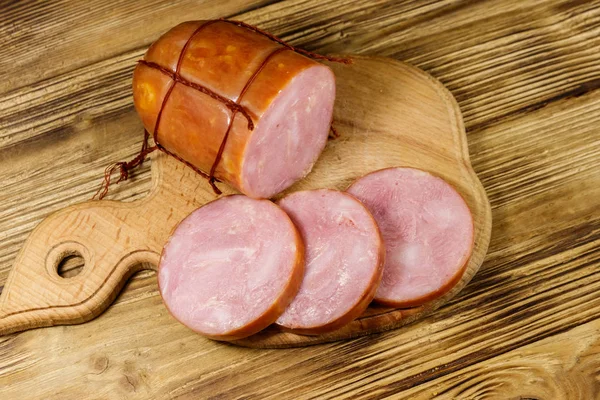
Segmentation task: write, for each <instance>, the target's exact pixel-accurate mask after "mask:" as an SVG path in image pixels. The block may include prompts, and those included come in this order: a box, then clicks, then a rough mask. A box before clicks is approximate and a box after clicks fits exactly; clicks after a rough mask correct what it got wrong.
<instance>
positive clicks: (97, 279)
mask: <svg viewBox="0 0 600 400" xmlns="http://www.w3.org/2000/svg"><path fill="white" fill-rule="evenodd" d="M143 221H144V218H143V216H142V215H141V213H140V212H139V207H138V205H137V204H136V203H121V202H114V201H102V202H99V201H93V202H87V203H83V204H78V205H75V206H72V207H69V208H66V209H64V210H62V211H59V212H57V213H55V214H52V215H51V216H49V217H48V218H46V219H45V220H44V221H42V223H40V225H38V227H37V228H36V229H35V230H34V231H33V232H32V234H31V235H30V236H29V238H28V239H27V241H26V243H25V245H24V246H23V248H22V249H21V252H20V253H19V255H18V256H17V259H16V261H15V264H14V266H13V269H12V270H11V273H10V275H9V277H8V281H7V283H6V285H5V287H4V290H3V291H2V295H1V296H0V335H5V334H8V333H12V332H18V331H22V330H26V329H31V328H36V327H42V326H51V325H59V324H74V323H81V322H84V321H87V320H90V319H92V318H94V317H96V316H97V315H99V314H100V313H102V312H103V311H104V310H105V309H106V308H107V307H108V306H109V304H110V303H111V302H112V301H113V300H114V299H115V298H116V296H117V294H118V293H119V291H120V290H121V288H122V287H123V285H124V284H125V282H126V281H127V279H128V278H129V277H130V276H131V275H132V274H133V273H135V272H137V271H139V270H140V269H143V268H149V267H148V264H145V265H144V264H142V263H151V264H152V265H157V263H158V257H159V254H158V252H157V251H156V249H151V248H148V244H147V243H145V242H146V238H145V237H144V235H140V230H139V226H138V225H139V224H140V223H143ZM142 232H143V230H142ZM70 255H79V256H80V257H82V258H83V261H84V266H83V269H82V270H81V272H80V273H79V274H78V275H76V276H73V277H70V278H63V277H61V276H60V275H59V274H58V271H57V269H58V266H59V264H60V263H61V261H62V260H63V259H64V258H65V257H68V256H70Z"/></svg>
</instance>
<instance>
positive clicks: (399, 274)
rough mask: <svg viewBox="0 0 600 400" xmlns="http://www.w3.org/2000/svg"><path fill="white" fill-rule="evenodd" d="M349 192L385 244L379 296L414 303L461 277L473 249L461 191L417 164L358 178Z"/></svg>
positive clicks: (395, 302) (396, 303)
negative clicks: (366, 211)
mask: <svg viewBox="0 0 600 400" xmlns="http://www.w3.org/2000/svg"><path fill="white" fill-rule="evenodd" d="M348 192H349V193H350V194H352V195H354V196H356V197H357V198H358V199H359V200H360V201H362V202H363V203H364V205H365V206H366V207H367V208H368V209H369V210H370V211H371V213H372V214H373V216H374V217H375V219H376V220H377V223H378V224H379V229H380V230H381V234H382V235H383V239H384V241H385V245H386V263H385V268H384V270H383V279H382V281H381V284H380V285H379V289H378V290H377V293H376V295H375V301H377V302H379V303H382V304H385V305H389V306H392V307H414V306H419V305H421V304H423V303H424V302H426V301H429V300H431V299H434V298H437V297H439V296H441V295H443V294H444V293H446V292H447V291H448V290H450V289H451V288H452V286H454V285H455V284H456V283H457V282H458V281H459V280H460V278H461V276H462V274H463V272H464V270H465V268H466V265H467V261H468V260H469V257H470V256H471V250H472V248H473V219H472V216H471V212H470V210H469V207H468V206H467V204H466V203H465V201H464V200H463V198H462V197H461V196H460V194H458V192H457V191H456V190H455V189H454V188H453V187H452V186H451V185H449V184H448V183H446V182H445V181H444V180H442V179H441V178H438V177H436V176H433V175H431V174H429V173H427V172H424V171H421V170H418V169H413V168H388V169H383V170H379V171H375V172H372V173H370V174H368V175H366V176H364V177H362V178H360V179H358V180H357V181H356V182H354V183H353V184H352V185H351V186H350V188H349V189H348Z"/></svg>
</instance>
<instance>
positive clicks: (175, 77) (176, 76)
mask: <svg viewBox="0 0 600 400" xmlns="http://www.w3.org/2000/svg"><path fill="white" fill-rule="evenodd" d="M215 22H227V23H230V24H233V25H237V26H239V27H243V28H246V29H250V30H251V31H253V32H257V33H260V34H261V35H264V36H266V37H268V38H269V39H271V40H273V41H274V42H277V43H279V44H281V45H282V46H284V47H279V48H277V49H275V50H274V51H273V52H272V53H271V54H269V55H268V56H267V57H266V58H265V59H264V60H263V62H262V64H261V65H260V66H259V67H258V69H257V70H256V71H255V72H254V74H252V76H251V77H250V79H248V82H247V83H246V85H245V86H244V88H243V89H242V92H241V94H240V96H239V97H238V99H237V102H234V101H232V100H230V99H228V98H226V97H223V96H221V95H219V94H217V93H215V92H214V91H212V90H210V89H208V88H207V87H205V86H202V85H199V84H197V83H194V82H190V81H188V80H187V79H185V78H183V77H182V76H181V75H180V73H179V71H180V69H181V64H182V61H183V57H184V55H185V52H186V50H187V48H188V46H189V45H190V43H191V42H192V39H193V38H194V37H195V36H196V35H197V34H198V33H199V32H200V31H201V30H202V29H204V28H205V27H207V26H209V25H211V24H214V23H215ZM285 50H292V51H294V52H296V53H299V54H302V55H304V56H307V57H310V58H313V59H317V60H326V61H332V62H339V63H343V64H351V63H352V60H351V59H350V58H341V57H330V56H323V55H320V54H316V53H313V52H310V51H307V50H303V49H299V48H296V47H294V46H292V45H290V44H288V43H286V42H284V41H283V40H281V39H279V38H278V37H276V36H273V35H272V34H270V33H268V32H266V31H263V30H262V29H259V28H257V27H255V26H252V25H249V24H247V23H245V22H241V21H232V20H227V19H223V18H220V19H217V20H211V21H206V22H205V23H203V24H202V25H200V26H199V27H198V28H197V29H196V30H195V31H194V33H192V35H191V36H190V38H189V39H188V40H187V42H186V43H185V45H184V46H183V48H182V49H181V53H180V54H179V60H178V61H177V67H176V68H175V72H172V71H171V70H170V69H168V68H164V67H162V66H160V65H158V64H156V63H153V62H148V61H145V60H139V61H138V63H140V64H142V65H145V66H147V67H149V68H153V69H155V70H158V71H160V72H161V73H163V74H165V75H167V76H169V77H170V78H171V79H172V80H171V85H170V86H169V89H168V90H167V93H166V94H165V97H164V98H163V101H162V104H161V106H160V109H159V111H158V115H157V117H156V123H155V124H154V134H153V139H154V146H152V147H149V145H148V139H149V138H150V133H149V132H148V131H147V130H145V129H144V142H143V143H142V149H141V151H140V154H138V155H137V157H135V158H134V159H133V160H131V161H128V162H125V161H121V162H118V163H115V164H111V165H109V166H108V167H106V170H105V171H104V182H103V183H102V186H100V188H99V189H98V191H97V192H96V194H94V197H92V199H95V198H96V196H98V195H99V197H98V199H99V200H102V199H103V198H104V196H106V194H107V193H108V187H109V186H110V177H111V175H112V173H113V172H114V171H115V170H116V169H117V168H118V169H119V172H120V174H119V179H118V180H117V183H119V182H121V181H125V180H127V179H128V178H129V171H130V170H132V169H133V168H135V167H137V166H138V165H141V164H142V163H143V162H144V160H145V159H146V157H147V156H148V155H149V154H150V153H152V152H153V151H154V150H160V151H162V152H164V153H166V154H168V155H170V156H172V157H175V158H176V159H177V160H179V161H181V162H182V163H184V164H186V165H187V166H188V167H190V168H192V169H193V170H194V171H196V172H197V173H198V174H199V175H200V176H202V177H204V178H206V179H208V183H210V186H211V187H212V188H213V190H214V192H215V193H216V194H217V195H219V194H221V190H219V188H218V187H217V186H216V185H215V181H217V182H220V181H219V180H218V179H216V178H215V176H214V175H215V171H216V169H217V166H218V165H219V162H220V161H221V157H222V155H223V150H224V149H225V144H226V143H227V138H228V137H229V132H230V131H231V126H232V125H233V121H234V119H235V116H236V115H237V113H238V112H239V113H240V114H242V115H243V116H244V117H245V118H246V120H247V121H248V129H249V130H254V122H253V121H252V117H250V114H249V113H248V110H246V109H245V108H244V107H243V106H242V105H240V104H239V103H240V102H241V101H242V98H243V97H244V94H245V93H246V92H247V91H248V89H249V88H250V85H251V84H252V82H254V80H255V79H256V77H257V75H258V74H259V73H260V72H261V71H262V70H263V68H264V67H265V65H266V64H267V63H268V61H269V60H270V59H271V58H272V57H273V56H275V55H276V54H279V53H281V52H282V51H285ZM176 83H180V84H182V85H185V86H187V87H191V88H193V89H196V90H198V91H200V92H202V93H204V94H206V95H209V96H210V97H212V98H213V99H215V100H218V101H220V102H221V103H223V104H224V105H225V106H226V107H227V108H229V109H230V110H231V111H232V113H233V114H232V115H231V119H230V121H229V126H228V127H227V131H226V132H225V135H224V136H223V140H222V141H221V146H220V147H219V151H218V152H217V156H216V157H215V161H214V162H213V165H212V167H211V169H210V172H209V173H208V174H207V173H206V172H204V171H201V170H200V169H199V168H197V167H195V166H194V165H192V164H191V163H189V162H188V161H186V160H184V159H183V158H181V157H179V156H178V155H177V154H175V153H172V152H170V151H169V150H167V149H165V148H164V147H163V146H162V145H161V144H160V143H159V141H158V126H159V123H160V118H161V116H162V112H163V110H164V109H165V105H166V104H167V100H168V99H169V96H170V95H171V92H172V91H173V88H174V87H175V84H176ZM331 132H332V134H333V137H338V136H339V135H338V133H337V131H336V130H335V128H334V127H333V126H331Z"/></svg>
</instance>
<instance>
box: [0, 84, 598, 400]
mask: <svg viewBox="0 0 600 400" xmlns="http://www.w3.org/2000/svg"><path fill="white" fill-rule="evenodd" d="M597 107H600V93H599V92H594V93H591V94H588V95H586V96H582V97H579V98H572V99H564V100H562V101H560V102H556V103H554V104H551V105H549V106H548V107H545V108H543V109H540V110H537V111H536V112H531V113H528V114H526V115H523V116H521V117H520V118H518V119H516V120H514V121H509V122H507V123H506V124H505V125H503V124H498V125H495V126H492V127H488V128H486V129H482V130H481V131H480V132H479V134H478V136H477V138H478V141H476V142H474V144H475V145H476V146H481V148H482V149H485V148H487V149H495V148H496V147H497V146H499V145H500V144H502V143H504V144H505V146H506V147H505V148H502V149H501V150H502V152H501V154H505V153H506V154H513V155H515V158H516V159H519V157H521V156H525V155H529V158H528V160H529V164H530V165H532V168H530V170H524V171H521V175H522V176H523V177H532V176H536V174H541V176H543V177H545V176H555V170H556V169H557V168H558V170H561V169H567V168H566V167H567V166H568V165H569V163H571V162H572V158H573V157H577V155H578V154H584V157H582V158H581V165H580V166H579V168H582V171H583V173H582V174H581V177H583V178H585V179H581V177H580V176H579V175H573V174H560V175H558V176H556V178H554V179H552V180H549V181H548V180H544V179H541V180H540V181H539V182H541V183H542V184H543V183H544V182H546V184H547V185H550V183H548V182H552V184H551V185H550V186H548V187H547V190H545V191H540V190H539V189H540V188H539V187H538V186H536V185H526V186H525V189H523V190H522V192H521V193H518V194H517V195H514V196H511V197H510V200H509V201H507V202H504V203H500V204H499V205H498V206H497V207H496V208H495V209H494V218H495V221H496V224H495V225H494V232H493V235H492V238H493V240H492V244H491V252H490V254H489V256H488V259H487V262H486V264H484V268H483V269H482V270H481V271H480V273H479V274H478V275H476V277H475V278H474V281H473V282H472V284H470V285H468V286H467V288H466V290H465V291H463V293H462V294H461V295H460V297H459V298H458V299H456V300H455V301H453V302H451V303H450V304H448V305H447V306H445V307H444V308H442V309H440V310H439V311H438V312H437V313H436V314H435V315H433V316H432V317H430V318H428V319H426V320H424V321H422V322H420V323H417V324H415V325H412V326H410V327H409V328H407V329H401V330H398V331H392V332H389V333H385V334H380V335H376V336H374V337H368V338H363V339H357V340H353V341H349V342H342V343H338V344H331V345H323V346H318V347H313V348H307V349H291V350H284V351H270V350H247V349H244V350H241V349H237V348H234V347H231V346H227V345H223V344H218V343H213V342H210V341H207V340H204V339H202V338H200V337H198V336H197V335H195V334H193V333H192V332H189V331H187V330H186V329H185V328H183V327H181V326H180V325H179V324H178V323H176V322H175V321H174V320H173V319H172V318H171V317H170V316H168V314H167V313H166V311H165V310H164V307H163V306H162V304H161V303H160V299H159V297H158V296H157V292H156V286H155V278H154V276H144V278H143V279H134V280H133V281H132V283H131V285H130V288H128V289H126V290H125V291H124V293H123V296H122V297H121V298H120V299H119V301H118V302H117V304H115V305H114V306H113V307H111V308H110V309H109V310H108V311H107V313H106V314H105V315H102V316H101V317H99V318H98V319H97V320H94V321H92V322H90V323H88V324H87V325H81V326H74V327H68V328H62V327H57V328H49V329H45V330H35V331H31V332H26V333H23V334H20V335H16V336H9V337H8V338H9V339H5V340H6V342H5V343H6V344H5V345H4V348H6V349H7V350H5V351H2V350H0V354H2V355H3V356H2V357H3V358H0V365H2V366H4V367H3V369H2V372H0V385H2V384H7V383H8V382H11V385H10V387H9V390H10V391H9V395H10V394H12V393H19V392H23V391H27V393H31V395H32V396H33V397H40V398H42V397H43V398H53V396H54V398H69V397H73V398H77V397H78V396H81V395H82V393H83V390H87V391H90V390H91V391H94V392H96V391H97V393H98V395H99V396H100V397H101V396H102V394H106V393H109V390H112V391H114V392H111V393H116V394H115V396H117V395H118V396H127V397H128V398H147V397H148V396H149V395H150V394H152V395H153V396H156V398H162V397H166V396H172V397H175V398H177V397H180V398H197V397H206V396H208V395H209V394H210V395H215V396H218V395H220V396H222V397H224V398H233V397H236V396H242V395H248V394H254V396H255V397H257V398H281V397H282V396H287V397H294V396H298V395H300V394H302V393H311V394H312V395H314V396H316V397H318V398H340V397H342V396H345V397H347V398H361V397H363V398H369V397H377V396H379V395H382V394H394V393H397V394H399V393H402V392H403V391H405V390H409V389H411V388H412V387H414V386H416V385H418V384H420V383H423V382H429V381H435V380H437V379H442V377H444V376H455V375H457V374H459V373H460V371H462V370H463V369H464V368H467V367H468V366H472V365H488V364H486V363H488V362H489V363H493V360H494V359H495V357H498V356H501V355H502V354H505V353H506V354H508V353H510V352H511V351H513V350H515V349H518V348H520V347H522V346H524V345H529V344H533V343H536V342H538V341H540V340H543V339H545V338H552V337H553V336H554V335H556V334H561V335H562V333H564V332H569V331H571V330H572V329H574V328H575V327H577V326H579V325H582V324H585V323H586V322H589V321H594V320H595V319H596V318H597V315H598V311H599V309H600V299H599V298H598V296H597V291H598V290H599V289H600V275H599V273H600V272H599V271H598V269H597V265H598V263H599V261H600V246H599V244H600V216H599V215H598V214H597V213H594V211H595V210H597V206H598V200H597V199H598V196H599V195H600V185H599V183H600V182H599V179H600V178H599V177H600V174H599V173H598V172H600V171H599V169H600V166H598V163H595V164H593V163H592V161H593V160H588V158H589V157H588V156H585V154H586V151H587V150H588V148H589V146H598V143H597V138H598V128H597V126H598V124H597V123H596V121H597V119H598V118H600V115H599V113H598V112H597V111H595V110H597ZM573 123H577V124H580V125H578V127H579V128H580V129H577V130H572V129H570V127H571V126H572V124H573ZM511 132H512V136H511V137H512V138H513V139H514V140H512V141H509V142H510V143H507V141H506V140H504V139H506V138H502V137H499V136H501V134H502V133H505V134H509V133H511ZM579 134H581V135H582V138H587V139H581V141H579V142H578V141H577V140H575V139H576V138H577V137H578V135H579ZM536 135H537V136H536ZM541 137H549V138H551V140H548V141H544V140H541V139H540V138H541ZM525 138H530V139H531V140H529V141H528V145H527V146H523V140H525ZM586 141H587V143H586ZM548 143H549V144H550V145H549V144H548ZM486 145H489V146H488V147H485V146H486ZM548 146H550V147H548ZM547 148H548V149H549V151H556V152H559V153H560V152H561V151H562V152H568V151H571V154H572V156H571V158H567V157H562V158H560V157H559V158H558V161H557V160H555V157H551V156H545V155H544V154H543V152H544V150H545V149H547ZM561 154H562V153H561ZM526 159H527V158H526ZM523 162H524V161H523ZM479 163H480V167H482V168H484V169H485V170H486V171H492V172H490V173H489V174H488V175H486V174H482V177H483V178H484V180H485V179H488V180H489V179H491V178H492V177H493V176H494V175H495V174H497V173H507V172H509V171H511V170H512V169H513V168H514V166H513V165H510V163H509V164H508V165H506V160H503V159H502V157H498V156H497V155H496V153H494V152H493V151H491V150H490V151H482V152H481V153H479ZM561 166H562V167H563V168H561ZM493 171H495V172H493ZM517 185H518V183H515V182H513V181H511V180H508V181H505V183H504V184H503V185H502V187H503V188H504V190H501V189H500V188H498V189H497V190H495V191H494V190H491V191H490V198H491V200H492V204H495V199H496V198H500V199H502V196H506V195H507V194H508V193H512V192H513V191H514V189H515V187H517V188H518V186H517ZM492 189H493V188H492ZM567 337H570V336H567ZM570 340H571V341H572V342H570V343H573V341H574V342H577V340H579V337H578V336H573V337H570ZM74 343H77V345H74ZM571 345H572V344H571ZM488 360H489V361H488ZM106 365H108V366H106ZM490 365H492V364H490ZM57 370H60V371H61V372H60V373H61V376H62V378H59V377H58V376H57V372H56V371H57ZM174 371H177V373H174ZM592 372H593V371H585V373H586V374H590V373H592ZM586 376H587V375H586ZM64 377H67V378H64ZM33 378H35V379H33ZM586 379H587V378H586ZM267 381H268V384H266V383H265V382H267ZM36 382H47V383H48V384H47V385H39V384H36ZM109 382H119V383H118V384H117V385H110V384H108V383H109ZM551 384H552V383H549V385H551ZM440 385H441V386H440V388H437V387H436V389H435V390H437V391H441V390H442V389H441V388H443V387H446V386H444V383H443V381H442V383H441V384H440ZM57 387H60V389H57ZM84 388H85V389H84ZM424 390H425V389H424ZM451 393H452V392H451ZM524 393H525V392H521V394H524ZM534 394H535V393H533V394H532V395H534ZM425 397H427V396H425Z"/></svg>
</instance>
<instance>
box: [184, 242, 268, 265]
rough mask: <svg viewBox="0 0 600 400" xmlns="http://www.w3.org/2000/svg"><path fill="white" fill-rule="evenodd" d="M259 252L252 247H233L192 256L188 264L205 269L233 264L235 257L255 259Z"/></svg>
mask: <svg viewBox="0 0 600 400" xmlns="http://www.w3.org/2000/svg"><path fill="white" fill-rule="evenodd" d="M256 252H257V249H255V248H251V247H233V248H224V249H216V250H212V251H209V252H207V253H202V254H197V255H196V256H192V257H191V258H190V260H189V262H188V265H189V266H190V267H191V268H205V267H207V266H209V265H212V264H221V263H228V262H231V260H232V258H233V257H234V256H237V255H239V256H241V257H242V258H245V259H249V258H251V257H253V256H254V255H255V254H256Z"/></svg>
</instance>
